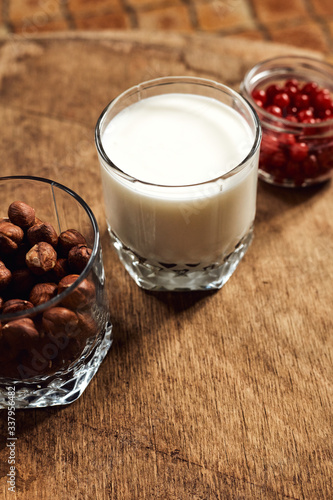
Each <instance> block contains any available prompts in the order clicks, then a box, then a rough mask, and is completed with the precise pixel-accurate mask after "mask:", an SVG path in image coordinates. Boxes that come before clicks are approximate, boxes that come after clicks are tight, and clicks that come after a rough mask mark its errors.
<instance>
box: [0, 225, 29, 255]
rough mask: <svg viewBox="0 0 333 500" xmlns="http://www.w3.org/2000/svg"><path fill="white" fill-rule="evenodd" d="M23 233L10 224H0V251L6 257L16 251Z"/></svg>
mask: <svg viewBox="0 0 333 500" xmlns="http://www.w3.org/2000/svg"><path fill="white" fill-rule="evenodd" d="M23 237H24V232H23V230H22V229H21V228H20V227H19V226H15V224H12V223H11V222H5V221H3V222H0V251H1V252H2V253H3V254H5V255H8V254H10V253H12V252H14V251H15V250H17V248H18V246H19V244H20V243H21V241H22V240H23Z"/></svg>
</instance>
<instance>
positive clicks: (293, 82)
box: [284, 78, 299, 89]
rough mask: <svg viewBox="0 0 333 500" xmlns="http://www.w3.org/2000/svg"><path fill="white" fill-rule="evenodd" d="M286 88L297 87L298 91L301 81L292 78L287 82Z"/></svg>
mask: <svg viewBox="0 0 333 500" xmlns="http://www.w3.org/2000/svg"><path fill="white" fill-rule="evenodd" d="M284 86H285V87H296V88H297V89H298V86H299V81H298V80H297V79H296V78H291V79H290V80H287V81H286V83H285V84H284Z"/></svg>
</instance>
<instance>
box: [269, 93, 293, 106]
mask: <svg viewBox="0 0 333 500" xmlns="http://www.w3.org/2000/svg"><path fill="white" fill-rule="evenodd" d="M289 104H290V97H289V95H288V94H287V93H286V92H281V93H279V94H276V95H275V96H274V98H273V105H274V106H278V107H279V108H281V109H283V108H286V107H287V106H289Z"/></svg>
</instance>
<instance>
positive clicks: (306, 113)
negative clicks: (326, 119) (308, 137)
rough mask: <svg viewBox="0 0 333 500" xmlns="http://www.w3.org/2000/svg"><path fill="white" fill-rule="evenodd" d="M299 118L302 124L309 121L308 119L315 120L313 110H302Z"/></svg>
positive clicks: (298, 115)
mask: <svg viewBox="0 0 333 500" xmlns="http://www.w3.org/2000/svg"><path fill="white" fill-rule="evenodd" d="M297 118H298V119H299V121H300V122H304V120H307V119H308V118H313V111H312V109H310V108H309V109H302V110H301V111H300V112H299V113H298V114H297Z"/></svg>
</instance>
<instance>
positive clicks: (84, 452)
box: [0, 33, 333, 500]
mask: <svg viewBox="0 0 333 500" xmlns="http://www.w3.org/2000/svg"><path fill="white" fill-rule="evenodd" d="M291 51H292V52H293V53H305V52H303V51H300V50H299V49H291V48H289V47H283V46H277V45H273V44H264V43H261V42H249V41H245V42H244V41H240V40H227V39H225V40H223V39H222V40H218V41H217V39H216V38H210V37H205V36H199V35H198V36H185V35H184V36H181V35H170V36H168V37H167V36H166V35H165V34H163V36H161V35H159V34H150V35H145V34H140V33H128V34H126V33H106V34H94V33H92V34H89V35H88V34H82V35H80V36H73V35H72V34H67V35H66V36H65V35H59V36H41V37H38V38H31V39H28V38H25V39H23V38H22V39H12V40H8V39H5V40H3V42H2V44H1V52H0V78H1V93H0V109H1V117H2V121H1V143H0V152H1V175H9V174H34V175H43V176H46V177H49V178H53V179H54V180H57V181H60V182H62V183H64V184H66V185H68V186H69V187H71V188H72V189H74V190H75V191H77V192H78V193H79V194H80V195H81V196H83V198H85V199H86V201H87V202H88V203H89V205H90V206H91V207H92V209H93V211H94V213H95V214H96V217H97V219H98V222H99V225H100V228H101V232H102V235H103V253H104V261H105V268H106V271H107V277H108V289H109V297H110V307H111V311H112V318H113V324H114V335H115V341H114V345H113V347H112V349H111V351H110V353H109V355H108V357H107V359H106V360H105V362H104V363H103V365H102V367H101V369H100V370H99V372H98V374H97V375H96V377H95V378H94V380H93V381H92V383H91V384H90V386H89V387H88V388H87V390H86V391H85V393H84V394H83V395H82V397H81V398H80V399H79V400H78V401H77V402H75V403H74V404H72V405H71V406H68V407H66V408H61V409H60V408H47V409H40V410H34V411H23V410H21V411H18V412H17V417H16V419H17V421H16V426H17V436H18V440H17V446H16V454H17V473H18V475H17V495H16V498H18V499H20V500H21V499H26V498H38V499H40V500H44V499H50V498H53V499H62V498H71V499H76V498H77V499H96V498H98V499H109V498H112V499H126V500H127V499H133V500H134V499H138V498H149V499H150V498H154V499H177V500H178V499H190V498H191V499H210V498H218V499H223V500H224V499H236V498H246V499H248V498H255V499H277V498H279V499H280V498H286V499H287V498H293V499H303V498H306V499H314V498H316V499H321V498H327V499H328V498H331V495H332V477H333V467H332V421H333V420H332V417H333V413H332V399H333V398H332V392H333V390H332V387H333V385H332V382H333V380H332V378H333V377H332V374H333V373H332V357H333V356H332V352H333V349H332V347H333V346H332V330H333V328H332V326H333V319H332V275H333V259H332V255H333V238H332V234H333V222H332V217H331V214H332V210H333V198H332V185H331V184H330V183H328V184H325V185H323V186H320V187H318V188H312V189H307V190H303V191H297V190H296V191H289V190H284V189H277V188H273V187H269V186H266V185H264V184H262V183H260V184H259V189H258V204H257V218H256V226H255V239H254V242H253V244H252V246H251V248H250V250H249V251H248V253H247V255H246V256H245V258H244V260H243V261H242V263H241V264H240V266H239V268H238V269H237V271H236V273H235V274H234V275H233V276H232V278H231V279H230V281H229V282H228V283H227V285H226V286H225V287H224V288H223V289H222V290H220V291H219V292H216V293H192V294H191V293H188V294H186V293H184V294H172V293H165V294H163V293H155V294H154V293H148V292H144V291H142V290H140V289H138V287H137V286H136V285H135V284H134V282H133V281H132V280H131V279H130V278H129V277H128V275H127V274H126V273H125V271H124V270H123V268H122V266H121V265H120V264H119V262H118V260H117V258H116V256H115V254H114V253H113V251H112V249H111V248H110V244H109V240H108V237H107V234H106V228H105V222H104V215H103V206H102V204H101V185H100V177H99V167H98V161H97V156H96V152H95V147H94V142H93V133H94V126H95V123H96V120H97V118H98V116H99V114H100V112H101V111H102V109H103V107H104V106H105V105H106V104H107V102H108V101H109V100H111V99H112V98H113V97H115V96H116V95H117V94H118V93H119V92H121V91H122V90H124V89H126V88H127V87H129V86H130V85H133V84H136V83H139V82H140V81H143V80H145V79H149V78H153V77H156V76H162V75H169V74H170V75H171V74H188V75H200V76H205V77H209V78H214V79H217V80H219V81H222V82H224V83H227V84H229V85H231V86H233V87H235V88H238V85H239V82H240V80H241V78H242V76H243V74H244V72H245V70H246V69H247V68H248V67H250V66H251V65H253V64H254V63H255V62H257V61H258V60H260V59H264V58H266V57H269V56H273V55H277V54H282V53H288V54H290V52H291ZM306 53H307V54H309V52H306ZM311 55H312V54H311ZM317 56H318V57H320V55H319V54H317ZM1 417H2V420H1V436H2V437H1V450H0V473H1V478H0V491H1V496H2V498H4V499H10V498H12V496H11V493H10V492H8V491H7V484H6V480H7V477H6V474H7V473H8V463H7V457H8V450H7V449H6V441H5V439H6V431H7V423H6V417H7V414H6V412H5V411H3V412H2V413H1Z"/></svg>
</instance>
